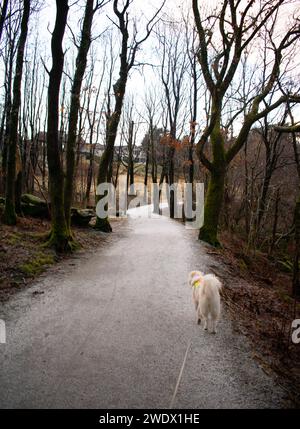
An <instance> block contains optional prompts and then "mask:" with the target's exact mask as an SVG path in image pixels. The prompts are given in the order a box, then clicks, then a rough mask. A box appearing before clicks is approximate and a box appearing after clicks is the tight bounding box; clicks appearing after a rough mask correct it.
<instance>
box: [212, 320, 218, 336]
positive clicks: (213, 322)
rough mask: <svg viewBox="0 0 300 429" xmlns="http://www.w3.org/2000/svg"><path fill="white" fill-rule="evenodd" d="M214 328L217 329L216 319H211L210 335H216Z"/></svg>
mask: <svg viewBox="0 0 300 429" xmlns="http://www.w3.org/2000/svg"><path fill="white" fill-rule="evenodd" d="M216 327H217V320H216V319H212V320H211V333H212V334H216V333H217V330H216Z"/></svg>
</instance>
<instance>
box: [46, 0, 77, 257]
mask: <svg viewBox="0 0 300 429" xmlns="http://www.w3.org/2000/svg"><path fill="white" fill-rule="evenodd" d="M68 11H69V6H68V0H56V21H55V28H54V31H53V34H52V40H51V52H52V69H51V71H50V78H49V88H48V127H47V159H48V170H49V185H50V197H51V212H52V213H51V217H52V219H51V222H52V230H51V235H50V239H49V242H48V244H49V245H50V246H53V247H54V248H55V249H56V250H57V251H58V252H62V251H67V250H71V249H72V244H71V242H72V237H71V233H70V230H69V229H68V227H67V224H66V220H65V213H64V174H63V168H62V163H61V158H60V142H59V136H58V123H59V113H58V111H59V91H60V84H61V79H62V72H63V66H64V53H63V49H62V41H63V37H64V33H65V28H66V23H67V16H68Z"/></svg>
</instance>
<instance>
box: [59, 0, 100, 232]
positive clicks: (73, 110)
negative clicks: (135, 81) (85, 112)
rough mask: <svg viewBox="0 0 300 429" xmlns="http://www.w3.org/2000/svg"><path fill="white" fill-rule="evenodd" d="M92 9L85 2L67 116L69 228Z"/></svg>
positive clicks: (90, 2) (91, 1) (90, 3)
mask: <svg viewBox="0 0 300 429" xmlns="http://www.w3.org/2000/svg"><path fill="white" fill-rule="evenodd" d="M95 11H96V9H94V0H87V2H86V7H85V15H84V21H83V26H82V34H81V42H80V46H79V49H78V54H77V59H76V70H75V75H74V80H73V85H72V90H71V106H70V116H69V131H68V140H67V171H66V179H65V186H64V209H65V218H66V224H67V227H68V228H70V227H71V205H72V200H73V189H74V179H75V177H74V176H75V147H76V138H77V123H78V113H79V109H80V92H81V87H82V81H83V78H84V73H85V70H86V65H87V55H88V52H89V49H90V45H91V30H92V23H93V17H94V13H95Z"/></svg>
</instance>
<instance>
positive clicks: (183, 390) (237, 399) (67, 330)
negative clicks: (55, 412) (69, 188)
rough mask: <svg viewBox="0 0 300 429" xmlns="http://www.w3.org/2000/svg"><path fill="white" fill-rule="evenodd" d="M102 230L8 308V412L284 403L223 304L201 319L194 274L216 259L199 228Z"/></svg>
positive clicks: (1, 400)
mask: <svg viewBox="0 0 300 429" xmlns="http://www.w3.org/2000/svg"><path fill="white" fill-rule="evenodd" d="M141 213H142V210H141ZM102 238H103V240H104V242H105V246H102V247H100V248H99V249H97V250H96V251H94V252H90V253H85V254H84V255H77V256H76V257H74V258H73V259H72V260H68V261H65V262H64V263H63V264H62V265H61V266H60V268H59V269H58V268H57V267H53V268H51V269H50V270H49V271H48V272H47V273H46V274H45V275H44V276H43V277H41V278H40V279H39V280H38V281H37V282H36V283H35V284H34V285H33V286H32V287H31V288H29V289H27V290H26V291H23V292H21V293H19V294H18V295H16V296H14V297H13V298H11V299H10V301H9V302H8V303H6V304H5V305H4V306H3V307H2V308H1V309H0V318H1V319H4V320H5V321H6V327H7V344H6V345H2V344H0V407H1V408H169V407H174V408H238V407H242V408H254V407H258V408H265V407H271V408H279V407H283V406H284V405H283V399H282V397H283V392H282V391H281V389H280V388H279V387H277V386H276V385H275V384H274V382H273V380H272V379H271V378H269V377H268V376H267V375H266V374H265V373H264V372H263V371H262V370H261V369H260V367H259V366H258V365H257V363H256V362H255V361H254V360H253V359H252V358H251V353H250V348H249V346H248V345H247V341H246V340H245V338H244V337H243V336H241V335H238V334H236V333H234V331H233V329H232V326H231V322H230V321H229V318H228V317H227V316H226V313H225V311H224V310H223V318H222V320H221V322H220V323H219V329H218V333H217V335H210V334H208V333H206V332H203V331H202V329H201V328H199V327H198V326H197V324H196V315H195V312H194V308H193V304H192V299H191V291H190V290H189V288H188V287H187V274H188V272H189V271H190V270H191V269H197V268H198V269H203V270H204V271H209V266H210V264H211V263H216V262H215V261H213V260H212V258H211V256H209V255H207V253H206V251H205V247H204V246H203V245H201V243H200V242H197V241H196V240H195V239H194V233H193V231H188V230H186V229H185V228H184V227H183V226H182V225H181V224H179V223H177V222H174V221H171V220H169V219H167V218H165V217H159V218H158V219H148V218H147V217H146V216H142V217H141V218H138V219H133V218H129V219H128V220H127V221H124V222H123V223H122V225H121V226H120V228H118V230H117V232H115V233H113V234H111V235H109V236H105V235H103V236H102V235H101V239H102Z"/></svg>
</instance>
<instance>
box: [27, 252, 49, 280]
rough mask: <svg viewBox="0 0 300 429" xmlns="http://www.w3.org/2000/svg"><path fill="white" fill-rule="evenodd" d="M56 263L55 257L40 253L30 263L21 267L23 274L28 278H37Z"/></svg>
mask: <svg viewBox="0 0 300 429" xmlns="http://www.w3.org/2000/svg"><path fill="white" fill-rule="evenodd" d="M54 262H55V258H54V255H51V254H44V253H38V254H36V255H35V256H34V257H33V258H31V259H30V260H29V261H27V262H25V263H24V264H21V265H20V266H19V268H20V270H21V271H22V273H23V274H25V275H27V276H35V275H37V274H40V273H42V272H43V271H44V269H45V268H46V267H48V266H49V265H53V264H54Z"/></svg>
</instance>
